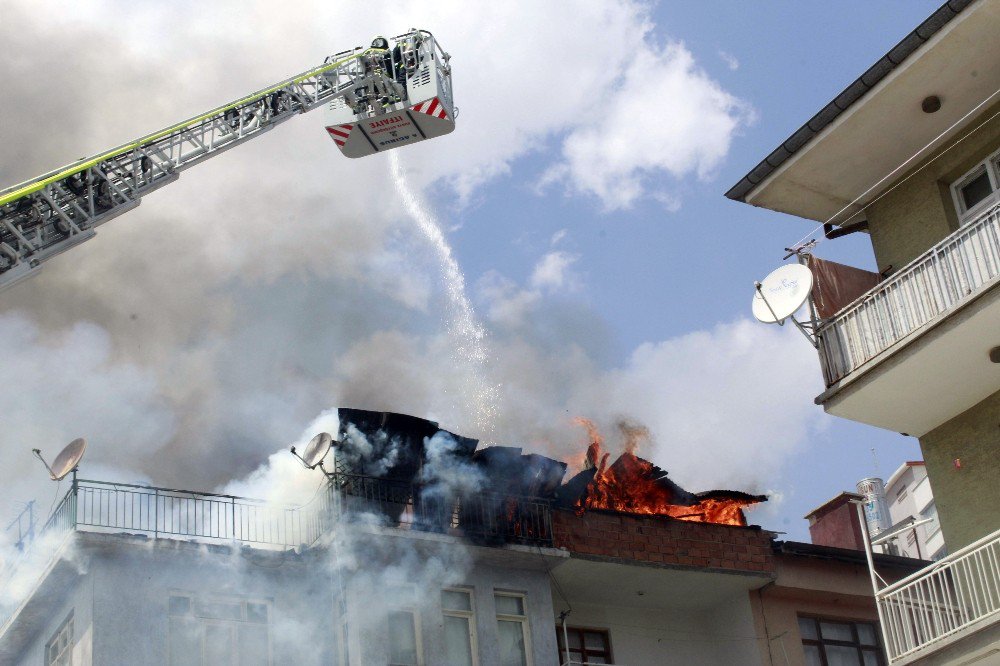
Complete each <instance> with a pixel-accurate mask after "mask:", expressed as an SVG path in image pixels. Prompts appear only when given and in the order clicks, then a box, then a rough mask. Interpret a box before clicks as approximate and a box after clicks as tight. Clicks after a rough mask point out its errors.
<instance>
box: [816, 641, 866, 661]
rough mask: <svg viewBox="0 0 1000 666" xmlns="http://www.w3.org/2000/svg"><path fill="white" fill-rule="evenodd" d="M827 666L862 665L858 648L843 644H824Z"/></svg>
mask: <svg viewBox="0 0 1000 666" xmlns="http://www.w3.org/2000/svg"><path fill="white" fill-rule="evenodd" d="M823 649H824V650H825V651H826V663H827V666H861V658H860V656H859V655H858V648H854V647H844V646H842V645H824V646H823Z"/></svg>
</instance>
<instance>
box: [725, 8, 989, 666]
mask: <svg viewBox="0 0 1000 666" xmlns="http://www.w3.org/2000/svg"><path fill="white" fill-rule="evenodd" d="M998 32H1000V2H998V0H951V1H950V2H947V3H946V4H944V5H943V6H942V7H941V8H940V9H939V10H938V11H936V12H935V13H934V14H933V15H932V16H931V17H930V18H928V19H927V20H926V21H925V22H924V23H922V24H921V25H920V26H918V27H917V29H916V30H914V31H913V32H912V33H911V34H909V35H907V36H906V37H905V38H904V39H903V41H901V42H900V43H899V44H897V45H896V46H895V47H893V48H892V49H891V50H890V51H889V52H888V53H887V54H886V56H885V57H883V58H882V59H880V60H879V61H878V62H876V63H875V64H874V65H873V66H872V67H871V68H869V70H868V71H866V72H865V73H864V74H863V75H862V76H861V77H860V78H859V79H857V80H856V81H855V82H854V83H852V84H851V85H850V86H848V87H847V89H845V90H844V91H843V92H842V93H841V94H840V95H838V96H837V97H836V98H834V99H833V101H831V102H830V103H829V104H828V105H827V106H826V107H824V108H823V109H822V110H821V111H820V112H819V113H818V114H817V115H816V116H814V117H813V118H812V119H810V120H809V121H808V122H807V123H806V124H805V125H804V126H802V127H801V128H800V129H799V130H798V131H796V132H795V133H794V134H793V135H792V136H791V137H789V138H788V139H787V140H786V141H784V142H783V143H782V144H781V145H780V146H779V147H778V148H777V149H776V150H775V151H774V152H772V153H771V154H770V155H768V156H767V157H766V158H765V159H764V160H763V161H762V162H761V163H760V164H758V165H757V167H755V168H754V169H753V170H752V171H751V172H750V173H748V174H747V175H746V176H745V177H744V178H743V179H742V180H741V181H740V182H739V183H737V184H736V185H735V186H734V187H733V188H731V189H730V190H729V192H727V196H728V197H729V198H731V199H735V200H737V201H743V202H746V203H750V204H752V205H755V206H761V207H764V208H769V209H772V210H775V211H780V212H784V213H789V214H791V215H796V216H798V217H802V218H806V219H809V220H814V221H817V222H819V223H828V222H832V224H829V225H828V226H827V227H826V229H825V230H826V232H827V236H828V237H833V238H835V237H837V236H839V235H842V234H845V233H853V232H855V231H867V232H868V233H869V234H870V236H871V241H872V247H873V249H874V253H875V259H876V265H877V273H875V272H873V273H870V274H868V275H867V276H866V275H864V273H863V272H862V271H857V270H851V269H848V268H846V267H841V266H838V265H835V264H832V263H831V262H826V263H825V264H824V263H823V262H820V261H818V260H816V259H815V258H813V257H809V256H807V253H808V252H810V249H811V248H809V247H803V248H798V249H800V250H801V252H800V259H801V260H802V261H804V262H806V263H808V264H810V266H811V267H812V268H813V273H814V275H815V276H816V278H817V280H816V285H815V286H814V290H813V299H812V303H811V311H812V314H813V315H814V319H813V325H814V326H815V337H816V343H817V345H818V350H819V356H820V364H821V367H822V370H823V374H824V378H825V381H826V386H827V388H826V390H825V391H824V392H823V393H822V394H821V395H819V396H818V397H817V398H816V401H817V403H819V404H821V405H823V408H824V409H825V410H826V411H827V412H828V413H830V414H834V415H837V416H841V417H844V418H848V419H851V420H854V421H858V422H861V423H867V424H870V425H875V426H878V427H881V428H886V429H888V430H892V431H895V432H900V433H904V434H909V435H913V436H915V437H917V438H919V440H920V446H921V449H922V451H923V457H924V460H925V462H926V473H927V476H928V477H929V479H930V480H931V481H932V482H933V484H934V497H935V502H934V505H935V508H936V510H937V512H938V516H939V520H940V524H941V530H942V533H943V538H944V539H945V540H946V541H947V543H948V551H949V552H950V555H948V556H947V557H945V558H943V559H942V560H941V561H940V562H939V563H938V564H937V565H936V566H935V568H933V569H928V570H927V572H926V573H925V575H924V577H922V578H920V577H918V578H917V579H915V580H913V581H910V582H909V583H908V584H907V585H904V586H897V587H895V588H893V587H889V588H886V589H884V590H881V591H880V593H879V598H880V603H881V604H882V610H883V615H884V617H885V618H886V620H885V621H886V624H887V625H888V626H883V631H884V632H885V635H886V636H887V637H891V639H892V642H891V644H890V646H889V647H890V650H889V651H890V656H891V657H893V663H908V662H913V661H917V660H921V659H922V660H924V662H926V663H936V660H944V661H943V662H942V663H965V662H964V661H962V660H966V659H971V658H973V657H979V656H982V655H987V654H990V655H992V656H991V657H990V658H993V659H997V657H998V656H1000V622H998V621H1000V587H998V586H997V585H996V584H993V583H989V584H987V583H982V582H980V583H975V582H974V581H996V580H1000V511H998V510H997V507H998V506H1000V482H998V481H1000V455H998V453H1000V427H998V426H1000V114H998V112H1000V96H998V91H1000V68H998V67H996V66H995V65H996V63H998V62H1000V39H997V34H998ZM837 227H839V228H837ZM866 283H867V284H866ZM860 285H866V286H860ZM872 285H874V286H872ZM869 287H870V288H869ZM866 289H867V291H866ZM935 554H936V553H935ZM958 571H962V572H963V573H962V575H963V576H964V575H965V573H964V572H971V573H969V576H970V578H969V580H968V581H965V582H963V581H962V580H960V579H959V578H958V576H959V574H958V573H957V572H958ZM925 588H926V589H925ZM932 588H933V589H937V590H940V594H939V596H940V595H944V597H942V598H931V597H928V594H929V592H930V590H931V589H932ZM924 615H926V617H927V618H930V619H928V620H926V621H925V620H920V619H919V618H920V617H923V616H924ZM949 660H957V661H954V662H952V661H949Z"/></svg>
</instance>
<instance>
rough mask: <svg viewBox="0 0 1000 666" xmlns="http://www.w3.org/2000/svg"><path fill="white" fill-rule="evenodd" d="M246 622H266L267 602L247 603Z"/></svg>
mask: <svg viewBox="0 0 1000 666" xmlns="http://www.w3.org/2000/svg"><path fill="white" fill-rule="evenodd" d="M247 622H254V623H256V624H267V604H254V603H247Z"/></svg>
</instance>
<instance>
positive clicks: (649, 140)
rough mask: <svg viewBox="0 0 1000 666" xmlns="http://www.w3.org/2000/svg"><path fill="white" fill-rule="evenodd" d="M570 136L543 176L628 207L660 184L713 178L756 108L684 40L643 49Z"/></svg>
mask: <svg viewBox="0 0 1000 666" xmlns="http://www.w3.org/2000/svg"><path fill="white" fill-rule="evenodd" d="M597 99H601V100H606V102H607V103H606V104H592V105H591V106H590V107H589V108H588V110H587V111H586V112H584V114H583V115H582V117H581V118H580V119H579V122H578V123H577V126H576V127H574V128H573V129H571V130H570V131H569V132H568V133H567V136H566V138H565V139H564V141H563V143H562V155H561V158H562V159H561V160H560V161H559V162H557V163H556V164H555V165H554V166H552V167H551V168H550V169H549V170H548V171H547V172H546V174H545V175H544V176H543V178H542V182H543V184H552V183H564V184H565V185H566V186H567V188H569V190H570V191H573V192H581V193H586V194H591V195H594V196H596V197H597V198H598V199H600V200H601V202H602V203H603V205H604V207H605V208H606V209H609V210H616V209H622V208H628V207H629V206H631V205H632V204H633V203H635V202H636V201H637V200H638V199H640V198H641V197H643V196H647V195H649V194H650V193H656V194H660V195H661V196H662V192H663V191H664V186H663V185H660V184H658V183H657V181H661V180H664V179H666V178H667V177H671V178H673V179H674V180H679V179H682V178H684V177H686V176H690V175H694V176H697V177H698V178H701V179H706V178H708V177H709V176H711V174H712V173H713V172H714V170H715V169H716V168H717V167H718V166H719V164H720V163H721V161H722V159H723V158H724V157H725V156H726V154H727V153H728V152H729V145H730V143H731V141H732V138H733V136H734V135H735V133H736V132H737V131H738V130H739V129H740V128H741V127H742V126H744V125H746V124H747V123H749V122H751V121H752V119H753V112H752V110H751V109H750V107H749V106H748V105H747V104H746V103H745V102H743V101H742V100H740V99H738V98H736V97H734V96H733V95H731V94H730V93H728V92H726V91H725V90H724V89H723V88H722V86H720V85H719V84H718V83H716V82H715V81H714V80H712V79H711V78H710V77H709V76H708V74H706V73H705V72H704V70H702V69H701V68H700V67H699V66H698V65H697V63H696V62H695V60H694V56H692V54H691V52H690V51H688V50H687V49H686V48H685V47H684V45H683V44H681V43H678V42H671V43H667V44H666V45H664V46H658V45H656V44H654V43H645V44H643V45H642V48H637V49H636V51H635V53H633V56H632V58H631V59H630V60H629V62H628V63H627V65H625V67H624V69H623V71H622V74H621V78H620V80H619V81H617V82H616V83H615V85H614V86H613V87H611V88H609V89H607V90H604V91H601V94H600V95H599V96H597Z"/></svg>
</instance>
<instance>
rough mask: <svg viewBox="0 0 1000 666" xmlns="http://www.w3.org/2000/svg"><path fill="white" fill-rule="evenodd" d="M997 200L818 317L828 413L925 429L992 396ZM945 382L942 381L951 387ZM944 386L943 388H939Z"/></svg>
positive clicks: (998, 327)
mask: <svg viewBox="0 0 1000 666" xmlns="http://www.w3.org/2000/svg"><path fill="white" fill-rule="evenodd" d="M998 284H1000V206H998V207H994V208H993V209H991V210H989V211H987V212H986V213H984V214H983V215H982V216H981V217H979V218H978V219H977V220H975V221H974V222H972V223H970V224H967V225H965V226H963V227H962V228H961V229H959V230H958V231H956V232H954V233H953V234H951V235H950V236H948V237H947V238H945V239H944V240H942V241H941V242H940V243H938V244H937V245H935V246H934V247H932V248H931V249H929V250H928V251H927V252H925V253H924V254H923V255H921V256H920V257H918V258H917V259H916V260H914V261H913V262H911V263H910V264H909V265H907V266H904V267H903V268H902V269H900V270H899V271H898V272H896V273H895V274H894V275H892V276H891V277H890V278H888V279H887V280H885V281H883V282H881V283H880V284H879V285H878V286H877V287H875V288H874V289H872V290H870V291H868V292H867V293H865V294H863V295H862V296H861V297H859V298H858V299H856V300H855V301H854V302H853V303H851V304H850V305H848V306H847V307H846V308H844V309H843V310H841V311H840V312H838V313H837V314H836V315H835V316H834V317H832V318H831V319H830V320H827V321H825V322H823V323H822V325H821V326H820V327H819V328H818V330H817V338H818V342H819V354H820V363H821V365H822V368H823V375H824V378H825V380H826V385H827V387H828V389H827V390H826V391H825V392H824V393H823V394H822V395H820V396H819V397H818V398H817V399H816V401H817V402H819V403H821V404H823V405H824V407H825V408H826V410H827V411H828V412H830V413H832V414H835V415H838V416H843V417H845V418H849V419H852V420H855V421H861V422H863V423H869V424H871V425H876V426H879V427H883V428H887V429H891V430H895V431H897V432H905V433H908V434H911V435H916V436H920V435H923V434H924V433H926V432H928V431H929V430H931V429H933V428H934V427H936V426H938V425H940V424H941V423H944V422H945V421H947V420H948V419H949V418H951V417H953V416H955V415H957V414H959V413H961V412H963V411H965V410H966V409H968V408H969V407H972V406H973V405H975V404H976V403H978V402H980V401H981V400H983V399H985V398H986V397H988V396H990V395H991V394H992V393H994V392H995V391H996V390H997V388H998V386H1000V382H998V372H997V367H998V366H997V365H995V364H991V363H990V361H989V357H988V354H989V350H990V348H992V347H994V346H997V345H1000V333H998V331H1000V296H998V294H1000V289H997V286H998ZM945 387H946V388H945ZM942 389H945V390H942Z"/></svg>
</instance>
